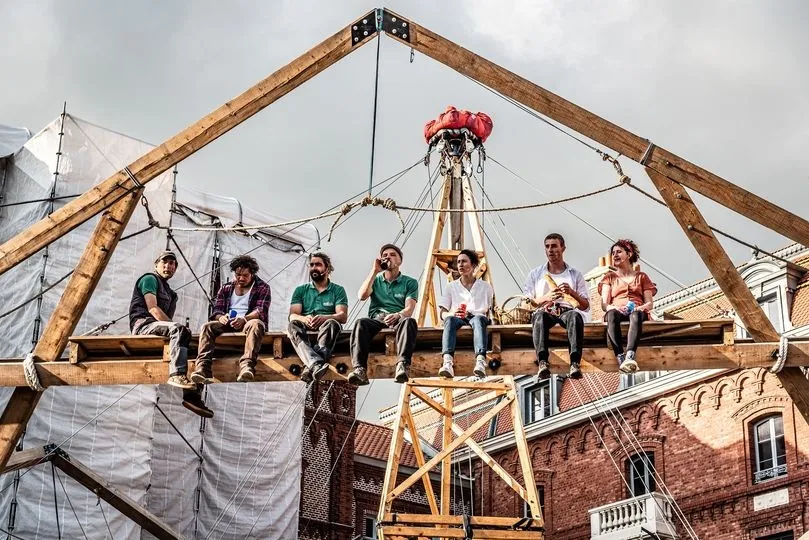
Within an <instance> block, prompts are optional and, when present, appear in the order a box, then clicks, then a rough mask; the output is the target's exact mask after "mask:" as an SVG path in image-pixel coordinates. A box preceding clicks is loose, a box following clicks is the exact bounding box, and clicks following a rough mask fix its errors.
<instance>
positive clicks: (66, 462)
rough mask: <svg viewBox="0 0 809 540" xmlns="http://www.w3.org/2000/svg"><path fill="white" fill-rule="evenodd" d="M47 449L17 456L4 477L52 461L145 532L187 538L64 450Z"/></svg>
mask: <svg viewBox="0 0 809 540" xmlns="http://www.w3.org/2000/svg"><path fill="white" fill-rule="evenodd" d="M46 448H48V447H44V448H43V447H41V446H40V447H38V448H32V449H30V450H24V451H22V452H15V453H14V454H13V455H12V456H11V459H9V461H8V464H7V465H6V466H5V467H4V468H3V469H2V471H1V472H0V474H5V473H9V472H12V471H16V470H19V469H24V468H29V467H34V466H36V465H39V464H40V463H45V462H48V461H50V462H51V463H53V464H54V465H55V466H56V467H58V468H59V469H61V470H62V471H63V472H64V473H65V474H67V475H68V476H70V477H71V478H73V479H74V480H76V481H77V482H78V483H79V484H81V485H82V486H84V487H86V488H87V489H89V490H90V491H92V492H93V493H95V494H96V495H97V496H98V497H100V498H102V499H104V500H105V501H107V502H108V503H109V504H110V506H112V507H113V508H115V509H116V510H118V511H119V512H121V513H122V514H123V515H125V516H126V517H128V518H129V519H131V520H132V521H134V522H135V523H136V524H138V525H140V526H141V527H142V528H143V529H144V530H146V531H148V532H149V533H151V534H153V535H154V536H155V537H156V538H159V539H160V540H173V539H179V538H183V536H182V535H181V534H180V533H178V532H177V531H175V530H174V529H172V528H171V527H169V526H168V525H166V524H165V523H163V522H162V521H161V520H160V519H159V518H158V517H157V516H155V515H154V514H152V513H151V512H149V511H148V510H147V509H146V508H144V507H143V506H141V505H140V504H138V503H137V502H135V501H134V500H133V499H131V498H129V497H128V496H127V495H125V494H123V493H121V492H119V491H118V490H117V489H115V488H113V487H110V486H109V484H107V482H105V481H104V479H103V478H101V477H100V476H98V475H97V474H96V473H95V472H93V470H92V469H90V468H89V467H87V466H86V465H84V464H83V463H81V462H80V461H77V460H76V459H75V458H70V457H68V456H67V454H65V453H64V452H62V451H61V450H58V449H57V450H55V451H54V450H51V451H46Z"/></svg>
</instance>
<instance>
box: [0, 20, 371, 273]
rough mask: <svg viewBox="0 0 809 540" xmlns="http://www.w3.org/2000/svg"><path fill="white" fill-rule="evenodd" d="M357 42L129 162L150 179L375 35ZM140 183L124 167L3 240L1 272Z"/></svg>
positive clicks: (299, 64)
mask: <svg viewBox="0 0 809 540" xmlns="http://www.w3.org/2000/svg"><path fill="white" fill-rule="evenodd" d="M374 35H375V34H373V33H372V34H370V35H368V36H366V37H364V38H363V39H361V40H360V41H359V42H357V43H352V38H351V25H349V26H347V27H345V28H343V29H342V30H340V31H339V32H337V33H336V34H334V35H333V36H331V37H329V38H327V39H325V40H324V41H322V42H321V43H320V44H318V45H315V46H314V47H313V48H312V49H310V50H309V51H307V52H305V53H304V54H302V55H301V56H299V57H298V58H296V59H295V60H293V61H292V62H290V63H289V64H287V65H285V66H284V67H282V68H280V69H279V70H277V71H276V72H275V73H273V74H272V75H270V76H269V77H267V78H266V79H264V80H262V81H260V82H259V83H258V84H256V85H254V86H253V87H251V88H249V89H248V90H246V91H245V92H243V93H242V94H241V95H239V96H237V97H236V98H234V99H232V100H231V101H228V102H227V103H225V104H224V105H222V106H221V107H219V108H218V109H216V110H214V111H213V112H211V113H210V114H208V115H207V116H205V117H203V118H201V119H200V120H198V121H197V122H195V123H194V124H192V125H190V126H189V127H187V128H185V129H184V130H182V131H181V132H179V133H178V134H177V135H175V136H174V137H172V138H171V139H169V140H167V141H166V142H164V143H163V144H161V145H160V146H158V147H156V148H154V149H153V150H150V151H149V152H147V153H146V154H144V155H143V156H141V157H140V158H138V159H137V160H135V161H134V162H132V163H130V164H129V167H128V168H129V171H130V172H131V173H132V175H133V176H134V177H135V178H136V179H137V181H138V182H139V183H141V184H146V183H148V182H149V181H151V180H152V179H154V178H155V177H156V176H158V175H160V174H161V173H163V172H165V171H167V170H168V169H170V168H171V167H173V166H174V165H176V164H177V163H179V162H180V161H182V160H183V159H185V158H187V157H188V156H190V155H191V154H193V153H194V152H196V151H197V150H199V149H200V148H202V147H204V146H205V145H207V144H208V143H210V142H212V141H214V140H216V139H217V138H218V137H220V136H221V135H224V134H225V133H227V132H228V131H230V130H231V129H233V128H234V127H236V126H238V125H239V124H241V123H242V122H244V121H245V120H247V119H248V118H250V117H251V116H253V115H254V114H256V113H257V112H259V111H260V110H262V109H264V108H265V107H267V106H268V105H270V104H271V103H273V102H275V101H277V100H278V99H280V98H281V97H283V96H285V95H286V94H288V93H289V92H291V91H292V90H294V89H295V88H297V87H298V86H300V85H301V84H303V83H304V82H306V81H308V80H309V79H311V78H312V77H314V76H315V75H317V74H318V73H320V72H321V71H324V70H325V69H327V68H328V67H329V66H331V65H332V64H334V63H335V62H337V61H338V60H340V59H341V58H343V57H345V56H346V55H348V54H349V53H351V52H352V51H354V50H355V49H357V48H359V46H361V45H363V44H364V43H367V42H368V41H369V40H370V39H372V38H373V37H374ZM133 187H134V184H133V182H132V180H131V179H130V178H129V176H128V175H127V174H126V173H125V172H124V171H123V170H122V171H119V172H117V173H115V174H113V175H112V176H110V177H109V178H107V179H106V180H104V181H103V182H101V183H100V184H98V185H96V186H94V187H93V188H92V189H90V190H89V191H87V192H86V193H85V194H84V195H82V196H81V197H78V198H76V199H74V200H73V201H71V202H69V203H68V204H66V205H65V206H63V207H62V208H60V209H59V210H57V211H56V212H54V213H52V214H50V215H49V216H48V217H46V218H45V219H43V220H41V221H39V222H37V223H36V224H34V225H32V226H31V227H29V228H28V229H26V230H25V231H23V232H21V233H20V234H17V235H16V236H14V237H13V238H11V239H10V240H8V241H6V242H5V243H4V244H3V245H0V274H2V273H4V272H5V271H6V270H8V269H9V268H13V267H14V266H16V265H17V264H19V263H20V262H21V261H24V260H25V259H27V258H28V257H30V256H31V255H33V254H34V253H36V252H37V251H39V250H40V249H42V248H43V247H45V246H47V245H48V244H50V243H51V242H53V241H54V240H56V239H58V238H60V237H62V236H63V235H65V234H67V233H68V232H69V231H71V230H73V229H74V228H76V227H78V226H79V225H81V224H82V223H84V222H85V221H87V220H88V219H90V218H91V217H93V216H94V215H96V214H98V213H99V212H101V211H102V210H103V209H105V208H107V207H109V206H111V205H112V204H113V203H115V202H116V201H117V200H118V199H120V198H121V197H123V196H124V195H126V194H127V190H129V189H131V188H133Z"/></svg>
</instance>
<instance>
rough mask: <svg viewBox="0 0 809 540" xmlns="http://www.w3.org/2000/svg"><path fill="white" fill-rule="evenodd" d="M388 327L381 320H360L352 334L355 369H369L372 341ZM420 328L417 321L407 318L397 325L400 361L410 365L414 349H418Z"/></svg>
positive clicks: (352, 360)
mask: <svg viewBox="0 0 809 540" xmlns="http://www.w3.org/2000/svg"><path fill="white" fill-rule="evenodd" d="M387 327H388V325H387V324H385V323H384V322H382V321H381V320H380V319H368V318H363V319H359V320H358V321H357V323H356V324H355V325H354V330H353V331H352V332H351V364H352V366H353V367H355V368H357V367H364V368H367V367H368V353H369V352H370V351H371V340H372V339H373V338H374V336H375V335H377V334H378V333H379V332H380V331H381V330H382V329H384V328H387ZM418 331H419V326H418V324H417V323H416V319H414V318H412V317H405V318H403V319H400V320H399V322H398V323H396V351H397V352H398V353H399V361H400V362H404V363H405V365H408V366H409V365H410V358H411V357H412V356H413V349H414V348H415V347H416V335H417V334H418Z"/></svg>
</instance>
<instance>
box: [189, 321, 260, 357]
mask: <svg viewBox="0 0 809 540" xmlns="http://www.w3.org/2000/svg"><path fill="white" fill-rule="evenodd" d="M265 329H266V326H265V325H264V322H263V321H262V320H260V319H250V320H249V321H247V322H246V323H245V325H244V327H243V328H242V329H241V332H242V333H243V334H245V335H246V336H247V338H246V339H245V340H244V352H243V353H242V359H241V361H240V362H239V363H240V365H242V366H245V365H246V366H249V367H251V368H252V367H255V365H256V360H258V353H259V351H260V350H261V341H262V340H263V339H264V332H265ZM225 332H237V330H235V329H234V328H233V327H231V326H230V324H222V323H220V322H219V321H208V322H206V323H205V324H203V325H202V329H201V330H200V332H199V347H198V351H197V367H196V368H195V369H200V367H199V366H205V367H206V369H210V368H211V361H212V360H213V353H214V345H215V343H216V338H217V337H218V336H220V335H222V334H224V333H225Z"/></svg>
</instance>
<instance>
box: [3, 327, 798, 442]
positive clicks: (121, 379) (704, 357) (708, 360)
mask: <svg viewBox="0 0 809 540" xmlns="http://www.w3.org/2000/svg"><path fill="white" fill-rule="evenodd" d="M777 351H778V343H777V342H769V343H751V342H749V341H737V342H736V343H735V344H734V345H682V346H674V347H672V346H665V347H651V346H649V347H640V348H638V352H637V359H638V362H639V363H640V365H641V369H643V370H644V371H647V370H648V371H657V370H666V371H677V370H686V369H744V368H756V367H767V368H769V367H772V364H773V361H774V356H773V355H774V354H775V353H776V352H777ZM239 357H240V355H239V354H227V355H217V359H216V360H215V361H214V372H215V374H216V377H217V378H218V379H220V380H221V381H222V382H235V381H236V377H237V376H238V375H239ZM501 358H502V362H503V364H502V366H501V367H500V368H499V369H498V374H499V375H513V376H517V375H533V374H534V373H536V364H534V358H536V353H535V352H534V350H533V349H530V348H520V349H507V350H504V351H503V352H502V353H501ZM349 360H350V359H349V358H348V357H347V356H336V357H333V358H332V359H331V363H332V365H335V364H337V363H346V362H349ZM474 363H475V357H474V354H473V352H472V351H457V352H456V353H455V365H456V371H457V372H467V371H468V373H470V374H471V373H472V366H474ZM550 363H551V371H552V372H554V373H567V367H568V364H569V356H568V353H567V350H566V349H551V354H550ZM190 364H191V369H193V360H192V361H190ZM300 365H301V363H300V359H298V358H297V357H294V358H292V357H289V358H284V359H279V360H275V359H273V358H270V357H269V356H267V357H259V359H258V364H257V365H256V377H255V380H256V381H257V382H271V381H297V380H300V379H298V378H297V377H295V376H294V375H292V374H291V373H290V371H289V369H290V368H291V367H292V366H298V367H300ZM395 365H396V359H395V358H390V357H387V356H384V355H376V356H372V357H371V359H370V361H369V370H368V376H369V377H370V378H372V379H392V378H393V375H394V370H395ZM440 366H441V358H440V357H439V356H438V355H436V354H434V353H433V354H430V353H417V354H414V355H413V363H412V364H411V366H410V372H411V374H413V375H417V376H418V377H430V376H432V375H433V374H434V373H435V372H436V371H437V370H438V368H439V367H440ZM799 366H809V340H807V339H802V340H800V341H798V340H797V338H796V340H790V343H789V354H788V357H787V361H786V364H785V368H792V367H799ZM581 367H582V371H584V372H585V373H598V372H612V373H616V372H617V371H618V366H617V364H616V362H615V355H614V354H613V353H612V351H610V350H609V349H607V348H601V349H584V351H583V353H582V364H581ZM459 368H460V369H459ZM37 371H38V373H39V379H40V381H41V382H42V384H43V385H44V386H46V387H47V386H64V385H72V386H93V385H111V384H163V383H165V382H166V365H165V364H164V363H163V361H162V359H161V357H160V356H158V355H155V356H154V357H144V356H140V357H132V358H123V357H122V358H118V359H105V360H92V359H90V358H88V359H85V360H84V361H81V362H79V363H78V364H70V363H68V362H42V363H39V364H37ZM324 380H337V381H344V380H346V378H345V376H344V375H339V374H337V373H336V371H335V370H331V369H330V370H329V372H328V373H327V374H326V375H325V377H324ZM453 382H455V383H460V382H461V381H453ZM25 384H26V383H25V377H24V376H23V371H22V361H21V360H19V359H12V360H5V361H2V362H0V386H22V385H25ZM479 384H486V383H479ZM25 389H27V386H26V387H25ZM484 389H486V388H481V390H484ZM15 409H16V408H15ZM2 432H3V426H2V425H0V433H2Z"/></svg>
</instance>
